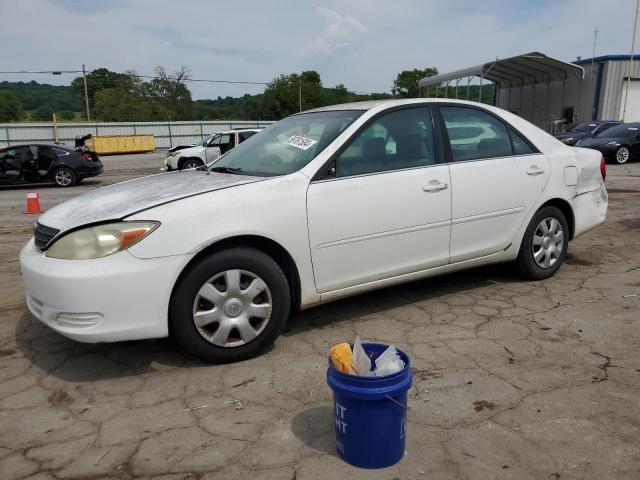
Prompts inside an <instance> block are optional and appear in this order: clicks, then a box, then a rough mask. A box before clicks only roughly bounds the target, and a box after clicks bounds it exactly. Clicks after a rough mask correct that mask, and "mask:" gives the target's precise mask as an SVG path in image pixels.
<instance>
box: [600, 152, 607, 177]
mask: <svg viewBox="0 0 640 480" xmlns="http://www.w3.org/2000/svg"><path fill="white" fill-rule="evenodd" d="M600 174H601V175H602V181H603V182H604V179H605V178H607V164H606V163H605V162H604V156H601V157H600Z"/></svg>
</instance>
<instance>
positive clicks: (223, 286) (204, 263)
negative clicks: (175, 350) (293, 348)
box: [169, 248, 291, 363]
mask: <svg viewBox="0 0 640 480" xmlns="http://www.w3.org/2000/svg"><path fill="white" fill-rule="evenodd" d="M290 303H291V299H290V292H289V284H288V282H287V278H286V277H285V275H284V273H283V272H282V270H281V269H280V267H279V266H278V264H277V263H276V262H275V261H274V260H273V259H272V258H271V257H269V256H268V255H266V254H264V253H263V252H261V251H258V250H254V249H250V248H233V249H229V250H223V251H221V252H217V253H215V254H213V255H210V256H208V257H205V258H203V259H202V260H201V261H200V262H198V263H197V264H196V265H194V266H193V267H192V268H190V269H189V271H188V272H187V273H186V274H185V275H184V277H183V278H182V279H181V280H180V283H179V284H178V285H177V287H176V289H175V291H174V294H173V297H172V299H171V304H170V307H169V315H170V327H171V334H172V335H173V337H174V338H175V339H176V340H177V342H178V343H179V344H180V345H181V346H182V347H183V348H184V349H185V350H186V351H187V352H189V353H191V354H193V355H195V356H197V357H200V358H201V359H203V360H205V361H208V362H215V363H227V362H236V361H240V360H245V359H247V358H251V357H254V356H256V355H258V354H260V353H261V352H262V351H264V350H265V349H266V348H267V347H269V346H270V345H271V344H272V343H273V342H274V341H275V339H276V337H277V336H278V335H279V334H280V332H281V331H282V329H283V328H284V325H285V323H286V321H287V318H288V316H289V310H290Z"/></svg>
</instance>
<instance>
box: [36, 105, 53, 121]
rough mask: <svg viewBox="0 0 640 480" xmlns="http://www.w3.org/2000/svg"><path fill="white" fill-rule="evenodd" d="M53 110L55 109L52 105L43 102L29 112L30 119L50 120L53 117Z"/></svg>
mask: <svg viewBox="0 0 640 480" xmlns="http://www.w3.org/2000/svg"><path fill="white" fill-rule="evenodd" d="M55 111H56V109H55V107H54V106H53V105H51V104H50V103H45V104H44V105H40V106H39V107H38V108H36V109H35V110H33V111H32V112H31V120H35V121H37V122H50V121H51V120H52V119H53V114H54V113H55Z"/></svg>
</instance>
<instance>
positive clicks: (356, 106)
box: [301, 98, 491, 113]
mask: <svg viewBox="0 0 640 480" xmlns="http://www.w3.org/2000/svg"><path fill="white" fill-rule="evenodd" d="M415 103H459V104H461V105H480V106H482V107H491V105H487V104H484V103H478V102H472V101H470V100H456V99H455V98H402V99H387V100H366V101H364V102H351V103H339V104H337V105H327V106H326V107H319V108H314V109H311V110H306V111H304V112H301V113H311V112H329V111H333V110H363V111H365V110H371V109H373V108H376V107H379V106H384V107H385V108H391V107H396V106H402V105H411V104H415Z"/></svg>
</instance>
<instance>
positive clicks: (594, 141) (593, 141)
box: [580, 137, 625, 148]
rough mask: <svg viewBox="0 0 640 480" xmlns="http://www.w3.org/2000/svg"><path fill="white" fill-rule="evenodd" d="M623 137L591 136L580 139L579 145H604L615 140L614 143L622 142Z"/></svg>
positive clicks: (588, 146)
mask: <svg viewBox="0 0 640 480" xmlns="http://www.w3.org/2000/svg"><path fill="white" fill-rule="evenodd" d="M624 141H625V139H624V138H605V137H593V138H585V139H584V140H581V141H580V146H581V147H586V148H590V147H604V146H605V145H606V144H607V143H611V142H616V143H624Z"/></svg>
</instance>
